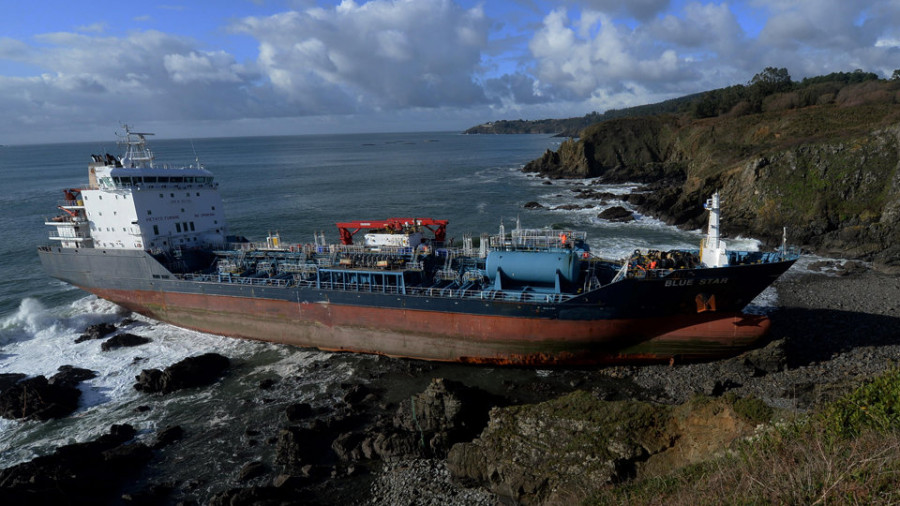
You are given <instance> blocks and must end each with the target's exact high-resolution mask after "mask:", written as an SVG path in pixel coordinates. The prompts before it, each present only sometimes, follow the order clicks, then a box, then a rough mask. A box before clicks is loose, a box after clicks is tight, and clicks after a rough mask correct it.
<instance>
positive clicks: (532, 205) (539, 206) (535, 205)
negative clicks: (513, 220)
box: [523, 200, 544, 209]
mask: <svg viewBox="0 0 900 506" xmlns="http://www.w3.org/2000/svg"><path fill="white" fill-rule="evenodd" d="M523 207H524V208H525V209H543V208H544V205H543V204H541V203H540V202H535V201H533V200H532V201H531V202H526V203H525V205H524V206H523Z"/></svg>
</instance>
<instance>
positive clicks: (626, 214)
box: [597, 206, 634, 223]
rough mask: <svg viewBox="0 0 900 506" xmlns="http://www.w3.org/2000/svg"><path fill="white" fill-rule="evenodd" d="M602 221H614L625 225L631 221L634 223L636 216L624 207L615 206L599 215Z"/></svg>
mask: <svg viewBox="0 0 900 506" xmlns="http://www.w3.org/2000/svg"><path fill="white" fill-rule="evenodd" d="M597 217H598V218H600V219H601V220H607V221H612V222H615V223H625V222H629V221H634V215H633V214H632V213H631V211H629V210H628V209H625V208H624V207H622V206H613V207H610V208H608V209H604V210H603V212H601V213H600V214H598V215H597Z"/></svg>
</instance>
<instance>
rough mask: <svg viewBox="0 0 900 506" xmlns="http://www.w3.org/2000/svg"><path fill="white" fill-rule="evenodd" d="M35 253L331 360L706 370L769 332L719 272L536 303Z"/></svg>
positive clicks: (85, 254)
mask: <svg viewBox="0 0 900 506" xmlns="http://www.w3.org/2000/svg"><path fill="white" fill-rule="evenodd" d="M39 253H40V257H41V261H42V263H43V264H44V268H45V269H46V270H47V271H48V272H49V273H50V274H51V275H53V276H54V277H57V278H59V279H62V280H64V281H67V282H69V283H71V284H73V285H75V286H78V287H80V288H82V289H84V290H86V291H88V292H91V293H94V294H96V295H97V296H98V297H101V298H104V299H107V300H110V301H112V302H115V303H117V304H119V305H121V306H123V307H125V308H127V309H129V310H132V311H135V312H137V313H140V314H143V315H146V316H148V317H150V318H154V319H157V320H160V321H164V322H168V323H172V324H174V325H177V326H180V327H185V328H190V329H194V330H199V331H203V332H210V333H214V334H220V335H224V336H230V337H237V338H246V339H255V340H261V341H268V342H275V343H284V344H289V345H295V346H301V347H308V348H317V349H321V350H327V351H347V352H360V353H373V354H382V355H388V356H393V357H407V358H416V359H425V360H437V361H450V362H465V363H486V364H510V365H585V364H611V363H635V362H664V361H669V360H671V359H673V358H674V359H677V360H710V359H715V358H721V357H726V356H731V355H734V354H737V353H740V352H741V351H744V350H746V349H749V348H751V347H754V346H756V345H758V344H759V343H760V341H761V340H762V339H764V337H765V335H766V333H767V331H768V329H769V320H768V319H767V318H765V317H763V316H757V315H745V314H742V313H740V311H739V308H737V309H735V308H734V307H732V306H735V304H736V302H733V301H734V300H740V299H741V298H742V297H747V296H749V295H748V294H747V291H746V290H743V291H741V290H737V289H736V288H735V287H737V286H740V284H741V283H744V281H742V280H741V279H740V278H743V277H744V276H745V274H739V273H740V272H741V271H738V270H732V271H726V270H721V271H719V272H717V273H716V276H717V277H716V278H710V279H716V280H719V281H717V282H716V283H712V284H707V283H704V282H702V279H695V280H694V282H692V283H687V282H679V283H674V282H672V280H669V283H668V284H666V283H663V282H662V281H660V282H659V283H653V282H649V281H644V282H640V283H639V282H634V283H625V282H619V283H615V284H614V285H615V286H614V288H615V290H606V291H604V290H603V289H600V290H597V291H595V292H590V293H588V294H585V295H584V296H583V297H580V298H576V299H573V300H570V301H567V302H562V303H553V302H550V301H547V302H542V303H535V302H522V301H509V300H478V299H466V298H458V299H454V298H448V297H438V296H428V295H423V294H417V295H405V294H396V293H395V294H386V293H377V292H376V293H373V292H365V291H359V292H353V291H346V290H321V289H315V288H308V287H305V288H304V287H278V286H265V285H250V286H245V285H237V284H231V283H205V282H198V281H191V280H185V279H179V278H178V277H176V276H174V275H172V274H171V273H170V272H169V271H167V270H166V269H165V268H164V267H163V266H162V265H160V264H159V263H158V262H156V261H155V259H154V258H153V257H152V256H150V255H148V254H146V253H145V252H142V251H114V250H89V249H82V250H76V249H66V248H46V249H42V250H40V251H39ZM788 266H789V265H788ZM786 268H787V266H782V267H781V268H777V269H768V270H766V271H765V272H764V273H763V272H761V271H758V272H754V273H753V274H752V275H751V276H749V279H753V280H755V282H758V283H760V285H761V287H760V288H759V290H758V291H761V290H762V289H764V288H765V286H768V283H770V282H771V281H767V280H766V279H765V278H768V277H773V278H772V279H774V277H777V275H778V274H780V273H781V272H782V271H783V270H784V269H786ZM761 274H764V275H761ZM723 279H727V280H728V282H722V281H721V280H723ZM746 282H747V283H749V282H750V281H749V280H748V281H746ZM714 285H718V286H714ZM700 286H702V287H703V288H702V289H700V288H699V287H700ZM698 290H700V291H698ZM717 290H718V291H717ZM757 293H758V292H757ZM716 296H718V299H716ZM698 297H699V299H702V300H703V304H699V302H698ZM710 298H712V301H713V304H712V305H710V304H709V300H710ZM751 298H752V297H751ZM716 300H719V301H720V302H718V303H717V302H716ZM616 301H618V302H616ZM743 304H746V301H744V302H743ZM743 304H742V305H741V306H740V307H743ZM685 305H688V306H691V307H690V308H688V309H687V310H686V309H685ZM694 305H696V308H695V307H694Z"/></svg>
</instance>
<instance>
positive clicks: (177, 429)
mask: <svg viewBox="0 0 900 506" xmlns="http://www.w3.org/2000/svg"><path fill="white" fill-rule="evenodd" d="M183 437H184V429H182V428H181V426H180V425H170V426H167V427H166V428H165V429H163V430H161V431H160V432H158V433H157V434H156V442H155V443H153V449H155V450H157V449H160V448H163V447H166V446H169V445H170V444H172V443H174V442H175V441H178V440H180V439H181V438H183Z"/></svg>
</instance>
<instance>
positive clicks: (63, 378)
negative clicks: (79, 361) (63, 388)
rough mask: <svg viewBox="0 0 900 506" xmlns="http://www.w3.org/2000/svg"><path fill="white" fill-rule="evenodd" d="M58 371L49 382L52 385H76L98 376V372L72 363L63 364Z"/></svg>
mask: <svg viewBox="0 0 900 506" xmlns="http://www.w3.org/2000/svg"><path fill="white" fill-rule="evenodd" d="M57 371H58V372H57V373H56V374H54V375H53V376H51V377H50V380H49V383H50V384H51V385H68V386H73V387H74V386H75V385H77V384H79V383H81V382H82V381H85V380H89V379H92V378H96V377H97V373H96V372H94V371H92V370H90V369H84V368H81V367H75V366H71V365H61V366H59V369H57Z"/></svg>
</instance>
